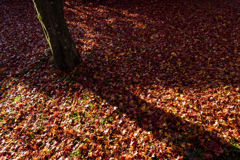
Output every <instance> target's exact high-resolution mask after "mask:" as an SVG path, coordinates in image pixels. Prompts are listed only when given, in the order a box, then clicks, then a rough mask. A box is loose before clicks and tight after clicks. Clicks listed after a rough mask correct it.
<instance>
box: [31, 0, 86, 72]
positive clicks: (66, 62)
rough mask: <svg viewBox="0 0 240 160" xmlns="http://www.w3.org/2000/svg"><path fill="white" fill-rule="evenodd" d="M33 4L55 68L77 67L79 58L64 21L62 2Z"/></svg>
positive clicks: (36, 1) (39, 0) (44, 0)
mask: <svg viewBox="0 0 240 160" xmlns="http://www.w3.org/2000/svg"><path fill="white" fill-rule="evenodd" d="M33 3H34V5H35V9H36V11H37V14H38V19H39V21H40V23H41V25H42V28H43V31H44V34H45V37H46V39H47V41H48V44H49V45H50V49H51V51H52V55H53V60H54V63H55V66H56V67H57V68H59V69H62V70H63V69H67V68H73V67H75V66H77V65H78V64H79V63H80V62H81V61H80V56H79V54H78V52H77V50H76V46H75V44H74V42H73V40H72V38H71V35H70V33H69V30H68V28H67V24H66V20H65V19H64V13H63V0H33Z"/></svg>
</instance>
